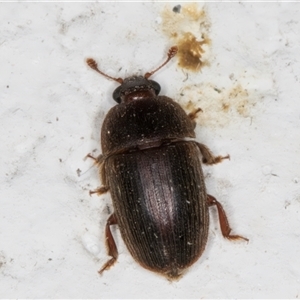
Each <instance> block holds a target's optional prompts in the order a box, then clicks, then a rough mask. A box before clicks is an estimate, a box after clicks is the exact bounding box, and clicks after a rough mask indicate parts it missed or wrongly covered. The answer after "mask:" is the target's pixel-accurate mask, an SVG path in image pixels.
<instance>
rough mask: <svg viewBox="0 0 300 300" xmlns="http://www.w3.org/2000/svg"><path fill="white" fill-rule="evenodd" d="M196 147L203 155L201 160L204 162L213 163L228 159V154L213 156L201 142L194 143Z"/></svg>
mask: <svg viewBox="0 0 300 300" xmlns="http://www.w3.org/2000/svg"><path fill="white" fill-rule="evenodd" d="M196 144H197V146H198V148H199V149H200V152H201V154H202V156H203V158H202V162H203V163H204V164H208V165H213V164H217V163H219V162H221V161H222V160H223V159H230V156H229V155H226V156H214V155H213V154H212V152H211V151H210V150H209V149H208V147H206V146H205V145H203V144H201V143H196Z"/></svg>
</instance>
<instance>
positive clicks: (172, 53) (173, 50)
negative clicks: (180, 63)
mask: <svg viewBox="0 0 300 300" xmlns="http://www.w3.org/2000/svg"><path fill="white" fill-rule="evenodd" d="M177 51H178V48H177V46H173V47H171V48H170V49H169V51H168V57H167V60H166V61H165V62H164V63H163V64H162V65H160V66H159V67H158V68H157V69H155V70H153V71H152V72H147V73H146V74H145V76H144V77H145V78H146V79H148V78H149V77H150V76H152V75H153V74H154V73H155V72H156V71H158V70H159V69H161V68H162V67H163V66H164V65H166V64H167V63H168V62H169V61H170V60H171V58H173V57H174V56H175V55H176V53H177Z"/></svg>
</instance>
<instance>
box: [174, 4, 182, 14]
mask: <svg viewBox="0 0 300 300" xmlns="http://www.w3.org/2000/svg"><path fill="white" fill-rule="evenodd" d="M180 10H181V5H176V6H174V7H173V11H174V13H177V14H179V13H180Z"/></svg>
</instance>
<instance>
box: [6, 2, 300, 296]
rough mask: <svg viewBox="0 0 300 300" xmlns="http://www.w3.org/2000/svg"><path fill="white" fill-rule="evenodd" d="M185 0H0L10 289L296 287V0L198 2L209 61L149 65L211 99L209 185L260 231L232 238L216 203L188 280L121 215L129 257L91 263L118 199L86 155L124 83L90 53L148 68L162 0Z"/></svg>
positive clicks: (123, 72)
mask: <svg viewBox="0 0 300 300" xmlns="http://www.w3.org/2000/svg"><path fill="white" fill-rule="evenodd" d="M177 4H182V6H184V5H185V4H184V3H182V2H181V3H169V4H166V3H1V4H0V20H1V21H0V22H1V27H0V61H1V68H0V82H1V84H0V89H1V93H0V97H1V98H0V101H1V106H0V113H1V117H0V120H1V127H0V135H1V146H0V147H1V150H0V151H1V158H2V159H1V162H0V164H1V174H2V175H1V198H0V201H1V206H0V297H7V298H8V297H10V298H26V297H30V298H33V297H41V298H45V297H47V298H54V297H55V298H67V297H68V298H78V297H80V298H118V297H119V298H204V297H205V298H210V297H214V298H219V297H221V298H226V297H234V298H242V297H247V298H257V297H259V298H267V297H278V298H283V297H284V298H294V297H299V296H300V258H299V253H300V217H299V209H300V182H299V181H300V128H299V126H300V101H299V97H300V86H299V74H300V63H299V57H300V54H299V53H300V51H299V44H300V34H299V33H300V25H299V20H300V13H299V8H300V6H299V5H300V4H298V3H268V4H267V3H207V4H205V5H203V4H199V5H198V6H199V8H202V7H203V10H204V11H205V15H206V20H207V23H206V25H207V24H208V25H209V26H208V27H207V28H206V30H207V34H208V36H209V39H210V40H211V45H210V46H209V47H208V48H207V51H206V53H205V55H206V59H207V62H209V66H206V67H203V68H202V69H201V72H198V73H197V72H196V73H195V72H187V71H186V70H184V69H181V68H179V67H178V66H177V62H176V58H175V59H173V61H172V62H171V63H169V65H168V66H167V67H165V68H164V69H163V70H161V71H159V72H158V73H157V74H156V75H154V76H153V78H152V79H154V80H156V81H158V82H159V83H160V84H161V86H162V91H161V94H162V95H163V94H165V95H168V96H169V97H172V98H174V99H176V100H177V101H178V102H179V103H180V104H182V105H183V107H186V104H187V103H188V102H189V101H192V102H193V103H194V104H195V105H196V106H197V107H198V106H199V107H201V108H202V109H203V113H201V114H200V115H199V118H198V120H197V122H198V127H197V140H198V141H201V142H202V143H204V144H206V145H207V146H209V147H210V148H211V150H212V151H213V152H214V153H215V154H218V155H219V154H222V155H226V154H227V153H229V154H230V155H231V160H230V161H225V162H223V163H222V164H219V165H216V166H209V167H204V171H205V174H206V182H207V189H208V192H209V193H210V194H212V195H214V196H215V197H216V198H217V199H218V200H219V201H220V202H221V203H222V204H223V205H224V208H225V210H226V211H227V214H228V218H229V220H230V223H231V227H232V228H233V231H234V233H237V234H241V235H244V236H246V237H248V238H249V239H250V242H249V243H245V242H230V241H227V240H224V239H223V238H222V236H221V233H220V229H219V225H218V221H217V216H216V212H215V210H214V209H212V211H211V226H210V237H209V241H208V244H207V247H206V250H205V252H204V254H203V256H202V257H201V258H200V259H199V260H198V261H197V262H196V263H195V264H194V265H193V266H192V267H191V268H190V269H189V270H188V271H187V273H186V274H185V276H184V277H183V278H182V279H181V280H179V281H178V282H173V283H170V282H169V281H167V280H166V279H165V278H163V277H161V276H159V275H157V274H155V273H152V272H150V271H147V270H145V269H143V268H141V267H140V266H139V265H138V264H137V263H136V262H134V261H133V259H132V258H131V256H130V255H129V253H128V251H127V249H126V248H125V246H124V244H123V241H122V240H121V237H120V235H119V231H118V229H114V231H113V232H114V234H115V237H116V241H117V245H118V249H119V253H120V256H119V260H118V262H117V263H116V264H115V266H114V267H113V268H111V270H109V271H107V272H105V273H104V274H103V276H102V277H100V276H99V275H98V273H97V270H98V269H99V268H100V267H101V266H102V264H103V263H104V262H106V260H107V258H108V257H107V255H106V249H105V246H104V226H105V223H106V219H107V218H108V215H109V214H110V212H111V211H112V206H111V200H110V196H109V194H107V195H105V196H103V197H100V198H99V197H97V196H93V197H89V195H88V190H90V189H93V188H96V187H97V186H99V185H100V182H99V179H98V175H97V169H96V168H94V167H93V162H92V161H90V160H86V161H84V160H83V158H84V157H85V155H86V154H87V153H89V152H91V151H93V150H94V149H97V151H96V152H95V153H96V154H98V153H100V142H99V132H100V127H101V123H102V121H103V118H104V116H105V114H106V113H107V111H108V110H109V109H110V108H111V107H112V106H113V105H115V103H114V101H113V100H112V98H111V94H112V92H113V90H114V89H115V88H116V87H117V86H118V85H117V83H115V82H113V81H109V80H107V79H105V78H104V77H101V76H100V75H98V74H97V73H96V72H94V71H93V70H91V69H89V68H88V67H87V66H86V64H85V59H86V58H87V57H93V58H95V59H96V60H97V61H98V63H99V65H101V69H102V70H104V71H105V72H107V73H109V74H110V75H112V76H116V77H125V76H128V75H131V74H134V73H140V74H144V73H145V72H147V71H150V70H152V69H153V68H154V67H156V66H158V65H159V63H161V62H162V61H163V59H164V57H165V54H166V52H167V49H168V48H169V47H170V46H172V45H173V44H174V40H172V39H171V38H170V35H168V34H167V33H166V32H168V30H169V33H170V28H166V27H163V24H164V15H163V12H166V11H168V12H171V13H173V12H172V8H173V7H174V6H175V5H177ZM174 14H175V13H174ZM177 15H178V14H177ZM181 24H183V23H180V24H179V25H178V26H179V27H180V26H181ZM202 25H203V24H202ZM202 25H201V24H200V23H197V21H195V20H194V21H193V20H190V19H187V20H185V24H184V26H185V28H184V30H189V26H191V30H192V31H193V32H194V34H195V35H196V36H197V34H198V35H199V33H200V32H201V30H202V29H201V26H202ZM179 27H178V28H175V29H176V30H180V28H179ZM175 29H174V30H175ZM197 31H198V32H197ZM187 74H188V76H187ZM222 103H223V104H224V103H225V104H226V105H228V106H226V107H227V109H226V110H224V109H223V108H224V105H222ZM228 107H229V108H228ZM78 169H80V170H81V176H78V172H77V170H78Z"/></svg>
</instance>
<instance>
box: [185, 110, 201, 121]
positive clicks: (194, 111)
mask: <svg viewBox="0 0 300 300" xmlns="http://www.w3.org/2000/svg"><path fill="white" fill-rule="evenodd" d="M199 112H203V110H202V109H201V108H200V107H198V108H195V109H194V110H193V111H192V112H190V113H189V114H188V117H189V118H190V119H191V120H195V119H196V118H197V115H198V113H199Z"/></svg>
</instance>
